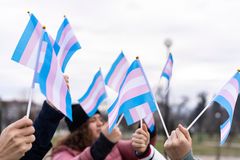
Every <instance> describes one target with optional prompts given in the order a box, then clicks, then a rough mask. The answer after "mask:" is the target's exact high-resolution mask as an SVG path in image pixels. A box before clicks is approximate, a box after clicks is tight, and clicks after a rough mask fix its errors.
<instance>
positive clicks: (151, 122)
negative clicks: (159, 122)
mask: <svg viewBox="0 0 240 160" xmlns="http://www.w3.org/2000/svg"><path fill="white" fill-rule="evenodd" d="M144 121H145V123H146V124H147V126H148V128H150V127H151V126H152V125H154V118H153V114H152V113H151V114H150V115H148V116H147V117H145V118H144Z"/></svg>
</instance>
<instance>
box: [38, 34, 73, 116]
mask: <svg viewBox="0 0 240 160" xmlns="http://www.w3.org/2000/svg"><path fill="white" fill-rule="evenodd" d="M41 55H42V56H41V57H43V58H41V59H40V60H39V66H38V67H39V74H38V83H39V86H40V90H41V92H42V93H43V94H44V95H45V96H46V98H47V99H48V101H50V102H51V103H52V104H53V105H54V106H55V107H56V108H57V109H58V110H60V111H61V112H62V113H63V114H65V115H66V116H67V117H68V118H69V119H70V120H72V101H71V95H70V93H69V90H68V88H67V84H66V82H65V80H64V76H63V73H62V70H61V67H60V66H59V63H58V59H57V55H56V53H55V50H54V49H53V46H52V42H51V40H50V38H49V36H48V34H47V33H46V32H45V33H44V35H43V42H42V49H41Z"/></svg>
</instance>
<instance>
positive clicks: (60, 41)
mask: <svg viewBox="0 0 240 160" xmlns="http://www.w3.org/2000/svg"><path fill="white" fill-rule="evenodd" d="M69 34H71V35H72V28H71V26H70V25H69V24H68V25H67V26H65V28H64V30H63V32H62V35H61V38H60V40H59V42H58V43H59V44H62V43H63V42H64V40H65V37H67V35H69Z"/></svg>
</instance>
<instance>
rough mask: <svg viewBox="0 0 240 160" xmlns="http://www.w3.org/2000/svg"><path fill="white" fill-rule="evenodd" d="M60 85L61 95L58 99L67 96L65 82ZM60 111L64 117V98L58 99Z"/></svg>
mask: <svg viewBox="0 0 240 160" xmlns="http://www.w3.org/2000/svg"><path fill="white" fill-rule="evenodd" d="M61 84H62V85H61V89H60V90H61V91H60V93H61V96H60V97H66V95H67V92H68V88H67V86H66V83H65V81H64V82H63V83H61ZM60 104H61V105H60V111H61V112H62V113H63V114H65V115H66V100H65V99H64V98H61V99H60Z"/></svg>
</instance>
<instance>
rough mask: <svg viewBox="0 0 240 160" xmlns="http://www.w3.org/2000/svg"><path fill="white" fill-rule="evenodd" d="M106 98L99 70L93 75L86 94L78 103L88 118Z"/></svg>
mask: <svg viewBox="0 0 240 160" xmlns="http://www.w3.org/2000/svg"><path fill="white" fill-rule="evenodd" d="M106 97H107V92H106V89H105V83H104V80H103V76H102V73H101V70H99V71H98V72H97V73H96V74H95V76H94V78H93V81H92V83H91V85H90V86H89V88H88V90H87V92H86V93H85V94H84V95H83V97H82V98H80V99H79V100H78V101H79V103H80V104H81V106H82V108H83V109H84V111H85V112H86V113H87V114H88V116H89V117H92V116H93V115H94V114H95V113H96V112H97V109H98V107H99V105H100V104H101V102H102V101H103V100H104V99H105V98H106Z"/></svg>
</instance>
